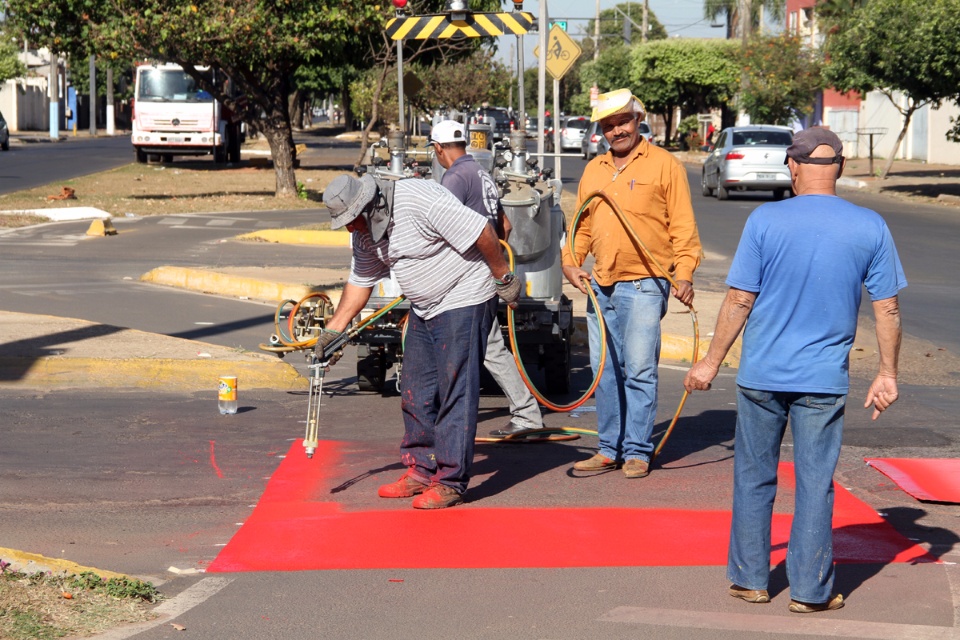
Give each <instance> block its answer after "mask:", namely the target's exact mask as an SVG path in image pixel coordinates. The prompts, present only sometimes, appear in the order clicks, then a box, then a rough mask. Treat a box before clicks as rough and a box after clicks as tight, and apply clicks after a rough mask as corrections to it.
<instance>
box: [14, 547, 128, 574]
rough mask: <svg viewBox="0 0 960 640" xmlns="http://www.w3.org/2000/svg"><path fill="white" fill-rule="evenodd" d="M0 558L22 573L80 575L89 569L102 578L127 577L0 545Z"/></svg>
mask: <svg viewBox="0 0 960 640" xmlns="http://www.w3.org/2000/svg"><path fill="white" fill-rule="evenodd" d="M0 559H3V560H5V561H7V562H9V563H10V564H12V565H13V567H14V569H16V570H17V571H22V572H23V573H37V572H46V571H52V572H54V573H63V574H64V575H71V574H76V575H80V574H81V573H86V572H88V571H89V572H93V573H95V574H97V575H98V576H100V577H101V578H102V579H104V580H110V579H111V578H119V579H124V578H129V576H127V575H124V574H122V573H116V572H114V571H103V570H102V569H94V568H92V567H84V566H82V565H79V564H77V563H76V562H70V561H69V560H63V559H60V558H47V557H45V556H41V555H39V554H36V553H27V552H25V551H17V550H16V549H6V548H4V547H0Z"/></svg>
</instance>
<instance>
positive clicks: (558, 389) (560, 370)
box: [543, 341, 570, 395]
mask: <svg viewBox="0 0 960 640" xmlns="http://www.w3.org/2000/svg"><path fill="white" fill-rule="evenodd" d="M543 376H544V379H545V380H546V383H547V393H549V394H550V395H562V394H565V393H570V342H569V341H565V342H563V343H561V344H556V345H554V346H553V348H552V350H549V351H547V352H546V353H544V354H543Z"/></svg>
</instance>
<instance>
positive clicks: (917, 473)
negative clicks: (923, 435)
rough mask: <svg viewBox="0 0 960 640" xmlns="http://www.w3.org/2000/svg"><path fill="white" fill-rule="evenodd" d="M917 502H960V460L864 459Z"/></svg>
mask: <svg viewBox="0 0 960 640" xmlns="http://www.w3.org/2000/svg"><path fill="white" fill-rule="evenodd" d="M864 461H865V462H866V463H867V464H868V465H870V466H871V467H873V468H874V469H876V470H877V471H879V472H880V473H882V474H883V475H885V476H887V477H888V478H890V479H891V480H893V481H894V482H895V483H896V484H897V486H898V487H900V488H901V489H903V490H904V491H906V492H907V493H909V494H910V495H911V496H913V497H914V498H916V499H917V500H927V501H930V502H955V503H960V460H951V459H947V458H864Z"/></svg>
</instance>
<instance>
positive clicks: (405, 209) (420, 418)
mask: <svg viewBox="0 0 960 640" xmlns="http://www.w3.org/2000/svg"><path fill="white" fill-rule="evenodd" d="M323 201H324V204H326V205H327V208H328V209H329V210H330V216H331V225H330V226H331V228H332V229H339V228H341V227H344V226H345V227H346V228H347V230H349V231H350V232H351V233H353V261H352V264H351V268H350V277H349V279H348V280H347V284H346V286H345V287H344V290H343V295H342V297H341V298H340V304H339V305H338V307H337V310H336V312H335V313H334V315H333V317H332V318H331V319H330V321H329V322H328V323H327V326H326V328H325V329H324V332H323V333H321V335H320V337H319V339H318V342H317V350H318V351H320V352H321V353H322V350H323V349H324V348H325V347H326V345H328V344H330V343H331V342H332V341H333V340H334V339H335V338H336V336H337V335H338V334H339V333H340V332H342V331H343V330H344V329H346V328H347V325H348V324H349V323H350V321H351V320H352V319H353V318H354V317H355V316H356V315H357V314H358V313H360V311H361V310H362V309H363V307H364V305H365V304H366V302H367V300H368V299H369V298H370V293H371V291H372V290H373V287H374V285H375V284H376V283H377V281H379V280H380V279H381V278H385V277H388V276H389V275H390V271H391V269H392V270H393V274H394V276H395V278H396V281H397V283H398V284H399V286H400V290H401V291H402V292H403V294H404V295H405V296H406V297H407V299H408V300H409V301H410V303H411V312H410V317H409V319H408V321H407V333H406V339H405V344H404V356H403V376H402V378H401V382H400V385H401V389H400V391H401V395H402V401H401V407H402V410H403V423H404V436H403V441H402V443H401V445H400V454H401V456H400V459H401V461H402V462H403V464H404V465H406V466H407V471H406V473H404V475H403V476H402V477H401V478H400V479H399V480H397V481H396V482H393V483H390V484H385V485H383V486H381V487H380V489H379V490H378V494H379V495H380V496H381V497H383V498H406V497H411V496H417V497H416V498H415V499H414V501H413V507H414V508H416V509H439V508H444V507H451V506H453V505H456V504H459V503H461V502H463V494H464V493H465V492H466V489H467V484H468V482H469V480H470V466H471V464H472V462H473V444H474V438H475V437H476V432H477V413H478V411H479V402H480V366H481V365H482V364H483V359H484V353H485V351H486V346H487V336H488V335H489V333H490V327H491V325H492V322H493V318H494V316H495V314H496V306H497V302H496V300H497V299H496V295H495V293H496V294H499V295H500V297H502V298H503V299H504V300H505V301H506V302H507V303H510V304H515V303H516V300H517V298H518V297H519V296H520V282H519V280H517V278H516V276H515V275H514V274H513V273H512V272H511V271H510V270H509V266H508V265H507V263H506V260H504V258H503V253H502V252H501V250H500V245H499V241H498V239H497V234H496V231H494V229H493V227H492V226H491V225H490V224H489V223H488V221H487V219H486V218H485V217H484V216H482V215H480V214H478V213H476V212H475V211H473V210H471V209H469V208H468V207H466V206H464V205H463V204H461V203H460V202H459V201H458V200H457V199H456V198H454V197H453V195H452V194H451V193H450V192H449V191H448V190H446V189H444V188H443V187H441V186H440V185H438V184H437V183H435V182H433V181H431V180H416V179H408V180H398V181H395V182H392V181H378V180H375V179H374V178H373V177H372V176H370V175H369V174H367V175H364V176H363V177H361V178H359V179H358V178H354V177H352V176H349V175H343V176H340V177H338V178H336V179H335V180H334V181H333V182H331V183H330V186H329V187H327V189H326V190H325V191H324V194H323ZM491 276H492V277H491ZM328 355H329V354H322V357H323V356H328Z"/></svg>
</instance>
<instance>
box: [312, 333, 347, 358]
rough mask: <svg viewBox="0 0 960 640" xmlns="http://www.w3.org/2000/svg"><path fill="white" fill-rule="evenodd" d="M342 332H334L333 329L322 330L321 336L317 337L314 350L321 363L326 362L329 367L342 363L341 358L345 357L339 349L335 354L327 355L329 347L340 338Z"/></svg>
mask: <svg viewBox="0 0 960 640" xmlns="http://www.w3.org/2000/svg"><path fill="white" fill-rule="evenodd" d="M340 333H341V332H340V331H334V330H333V329H322V330H321V331H320V335H319V336H318V337H317V344H316V346H315V347H314V348H313V352H314V353H315V354H316V356H317V359H318V360H319V361H320V362H324V361H325V362H326V363H327V365H334V364H337V362H339V361H340V358H341V357H343V350H342V349H338V350H337V351H335V352H333V353H327V352H326V349H327V346H328V345H329V344H330V343H331V342H333V341H334V340H336V339H337V338H339V337H340Z"/></svg>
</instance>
